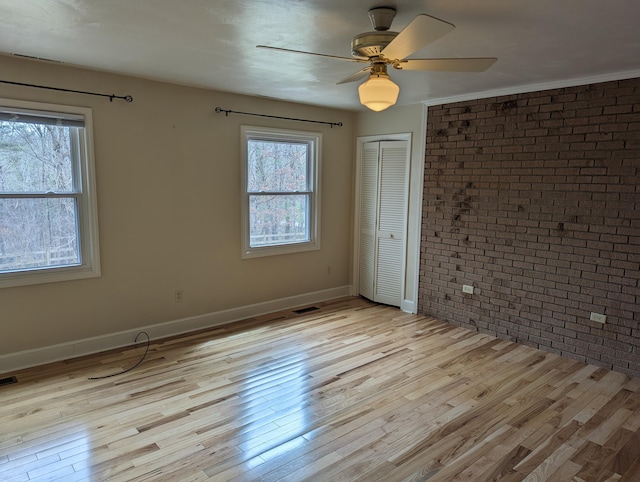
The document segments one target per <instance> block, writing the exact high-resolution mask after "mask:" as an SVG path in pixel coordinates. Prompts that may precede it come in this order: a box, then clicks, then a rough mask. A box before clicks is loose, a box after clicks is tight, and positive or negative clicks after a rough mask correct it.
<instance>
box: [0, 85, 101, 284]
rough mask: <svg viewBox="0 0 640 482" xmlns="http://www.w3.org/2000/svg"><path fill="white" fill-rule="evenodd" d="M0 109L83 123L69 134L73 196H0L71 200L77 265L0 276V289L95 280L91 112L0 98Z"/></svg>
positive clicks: (97, 257) (97, 266)
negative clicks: (74, 208) (78, 259)
mask: <svg viewBox="0 0 640 482" xmlns="http://www.w3.org/2000/svg"><path fill="white" fill-rule="evenodd" d="M2 109H6V110H14V111H23V112H25V113H26V114H28V113H30V112H31V113H36V114H39V115H42V116H51V117H54V118H62V119H64V118H74V117H75V118H77V117H78V116H81V117H83V119H84V128H82V129H78V130H76V129H74V130H72V131H71V142H72V145H71V146H70V149H71V157H72V166H71V168H72V170H73V183H74V190H73V192H68V193H67V192H65V193H28V192H27V193H17V194H14V193H0V199H6V198H15V197H20V198H22V199H25V198H26V199H55V198H58V199H59V198H74V199H75V201H76V209H77V233H78V238H79V239H78V249H79V251H80V263H79V264H76V265H67V266H51V267H43V268H29V269H23V270H16V271H9V272H5V273H0V288H8V287H15V286H26V285H34V284H41V283H52V282H60V281H70V280H77V279H87V278H95V277H99V276H100V275H101V270H100V249H99V239H98V207H97V196H96V181H95V160H94V153H93V121H92V111H91V109H90V108H87V107H78V106H69V105H59V104H50V103H42V102H31V101H23V100H16V99H2V98H0V111H1V110H2Z"/></svg>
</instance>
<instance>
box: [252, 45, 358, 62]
mask: <svg viewBox="0 0 640 482" xmlns="http://www.w3.org/2000/svg"><path fill="white" fill-rule="evenodd" d="M256 47H257V48H259V49H267V50H276V51H279V52H288V53H294V54H305V55H315V56H318V57H326V58H329V59H338V60H348V61H349V62H368V61H369V59H368V58H366V57H338V56H336V55H327V54H318V53H315V52H305V51H303V50H292V49H283V48H280V47H270V46H269V45H256Z"/></svg>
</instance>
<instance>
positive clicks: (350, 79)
mask: <svg viewBox="0 0 640 482" xmlns="http://www.w3.org/2000/svg"><path fill="white" fill-rule="evenodd" d="M370 73H371V66H370V65H368V66H367V67H365V68H364V69H360V70H358V71H357V72H354V73H353V74H351V75H350V76H348V77H345V78H344V79H342V80H341V81H340V82H337V83H336V84H337V85H339V84H346V83H347V82H356V81H358V80H360V79H364V78H365V77H367V76H368V75H369V74H370Z"/></svg>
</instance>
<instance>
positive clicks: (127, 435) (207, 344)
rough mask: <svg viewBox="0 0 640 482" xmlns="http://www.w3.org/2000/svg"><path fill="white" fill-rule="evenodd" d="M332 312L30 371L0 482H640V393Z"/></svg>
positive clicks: (4, 435) (19, 395)
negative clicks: (121, 372)
mask: <svg viewBox="0 0 640 482" xmlns="http://www.w3.org/2000/svg"><path fill="white" fill-rule="evenodd" d="M317 306H318V307H319V309H318V310H316V311H312V312H308V313H306V314H302V315H297V314H295V313H292V312H282V313H278V314H274V315H271V316H265V317H261V318H260V319H253V320H246V321H243V322H239V323H234V324H231V325H226V326H224V327H220V328H217V329H211V330H208V331H203V332H199V333H194V334H191V335H188V336H183V337H176V338H172V339H166V340H158V341H155V340H152V342H151V348H150V350H149V354H148V356H147V358H146V360H145V361H144V362H143V363H142V364H141V365H140V366H139V367H137V368H136V369H135V370H133V371H131V372H129V373H127V374H124V375H120V376H118V377H113V378H107V379H103V380H88V379H87V378H88V377H90V376H99V375H106V374H110V373H112V372H114V371H118V370H119V369H123V368H126V367H129V366H131V365H133V364H134V363H135V362H136V361H137V360H138V359H139V357H140V355H141V354H142V353H143V352H144V346H143V345H139V346H136V347H132V348H130V349H126V350H120V351H112V352H108V353H103V354H99V355H94V356H89V357H84V358H81V359H75V360H69V361H67V362H64V363H54V364H50V365H46V366H42V367H38V368H33V369H29V370H24V371H20V372H17V373H15V375H16V376H17V378H18V383H17V384H14V385H7V386H3V387H0V480H3V481H6V480H16V481H21V480H54V479H58V478H59V479H60V480H62V481H65V482H67V481H74V480H92V481H103V480H114V481H142V480H149V481H198V480H215V481H226V480H237V481H245V480H265V481H273V480H287V481H302V480H312V481H337V480H346V481H352V480H354V481H355V480H361V481H400V480H407V481H423V480H429V481H452V480H464V481H474V482H475V481H485V480H505V481H516V480H528V481H543V480H549V481H571V480H574V481H589V482H590V481H599V480H609V481H639V480H640V430H639V429H640V379H637V378H631V377H629V376H626V375H623V374H620V373H616V372H612V371H608V370H605V369H602V368H597V367H595V366H590V365H584V364H582V363H579V362H577V361H573V360H569V359H566V358H562V357H559V356H557V355H553V354H548V353H544V352H542V351H539V350H536V349H533V348H529V347H526V346H522V345H517V344H514V343H511V342H507V341H501V340H498V339H495V338H492V337H491V336H488V335H483V334H479V333H475V332H470V331H467V330H465V329H462V328H456V327H453V326H450V325H447V324H445V323H443V322H441V321H438V320H435V319H432V318H428V317H424V316H415V315H409V314H405V313H402V312H400V311H398V310H397V309H395V308H391V307H387V306H380V305H375V304H373V303H370V302H368V301H366V300H362V299H357V298H349V299H346V300H339V301H336V302H331V303H326V304H320V305H317Z"/></svg>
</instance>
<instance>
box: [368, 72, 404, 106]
mask: <svg viewBox="0 0 640 482" xmlns="http://www.w3.org/2000/svg"><path fill="white" fill-rule="evenodd" d="M399 93H400V87H398V85H397V84H395V83H394V82H393V81H392V80H391V79H390V78H389V75H387V74H386V73H373V74H371V76H370V77H369V79H368V80H367V81H366V82H363V83H362V84H360V86H359V87H358V95H359V97H360V103H361V104H362V105H364V106H366V107H368V108H369V109H371V110H373V111H376V112H380V111H382V110H385V109H386V108H388V107H391V106H392V105H394V104H395V103H396V101H397V100H398V94H399Z"/></svg>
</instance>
